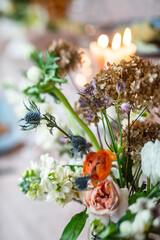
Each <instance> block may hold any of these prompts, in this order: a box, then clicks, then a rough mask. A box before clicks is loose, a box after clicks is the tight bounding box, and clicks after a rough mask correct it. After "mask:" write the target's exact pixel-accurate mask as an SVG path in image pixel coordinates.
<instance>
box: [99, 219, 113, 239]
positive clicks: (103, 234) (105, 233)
mask: <svg viewBox="0 0 160 240" xmlns="http://www.w3.org/2000/svg"><path fill="white" fill-rule="evenodd" d="M116 232H117V227H116V225H115V223H113V222H110V223H109V224H108V226H107V227H106V229H105V230H104V231H103V232H101V233H100V234H99V235H98V237H99V238H100V239H107V238H106V237H108V236H111V235H112V234H114V233H116Z"/></svg>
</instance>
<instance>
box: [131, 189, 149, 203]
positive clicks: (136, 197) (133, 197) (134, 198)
mask: <svg viewBox="0 0 160 240" xmlns="http://www.w3.org/2000/svg"><path fill="white" fill-rule="evenodd" d="M145 196H146V194H145V193H144V192H140V193H135V194H133V195H132V196H131V197H130V199H129V205H132V204H133V203H135V202H136V201H137V199H138V198H140V197H145Z"/></svg>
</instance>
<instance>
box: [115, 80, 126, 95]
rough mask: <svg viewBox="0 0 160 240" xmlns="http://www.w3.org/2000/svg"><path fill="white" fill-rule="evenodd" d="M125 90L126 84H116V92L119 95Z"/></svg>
mask: <svg viewBox="0 0 160 240" xmlns="http://www.w3.org/2000/svg"><path fill="white" fill-rule="evenodd" d="M125 88H126V83H125V82H122V83H120V82H117V84H116V91H117V92H118V93H122V92H123V91H124V89H125Z"/></svg>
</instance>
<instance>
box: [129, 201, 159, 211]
mask: <svg viewBox="0 0 160 240" xmlns="http://www.w3.org/2000/svg"><path fill="white" fill-rule="evenodd" d="M154 207H155V202H154V199H148V198H144V197H142V198H138V199H137V201H136V203H134V204H132V205H131V206H129V210H130V211H131V212H132V213H137V212H139V211H141V210H143V209H144V208H146V209H149V210H150V209H152V208H154Z"/></svg>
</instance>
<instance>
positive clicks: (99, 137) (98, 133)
mask: <svg viewBox="0 0 160 240" xmlns="http://www.w3.org/2000/svg"><path fill="white" fill-rule="evenodd" d="M96 128H97V135H98V139H99V143H100V146H101V149H103V144H102V140H101V136H100V132H99V127H98V124H97V126H96Z"/></svg>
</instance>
